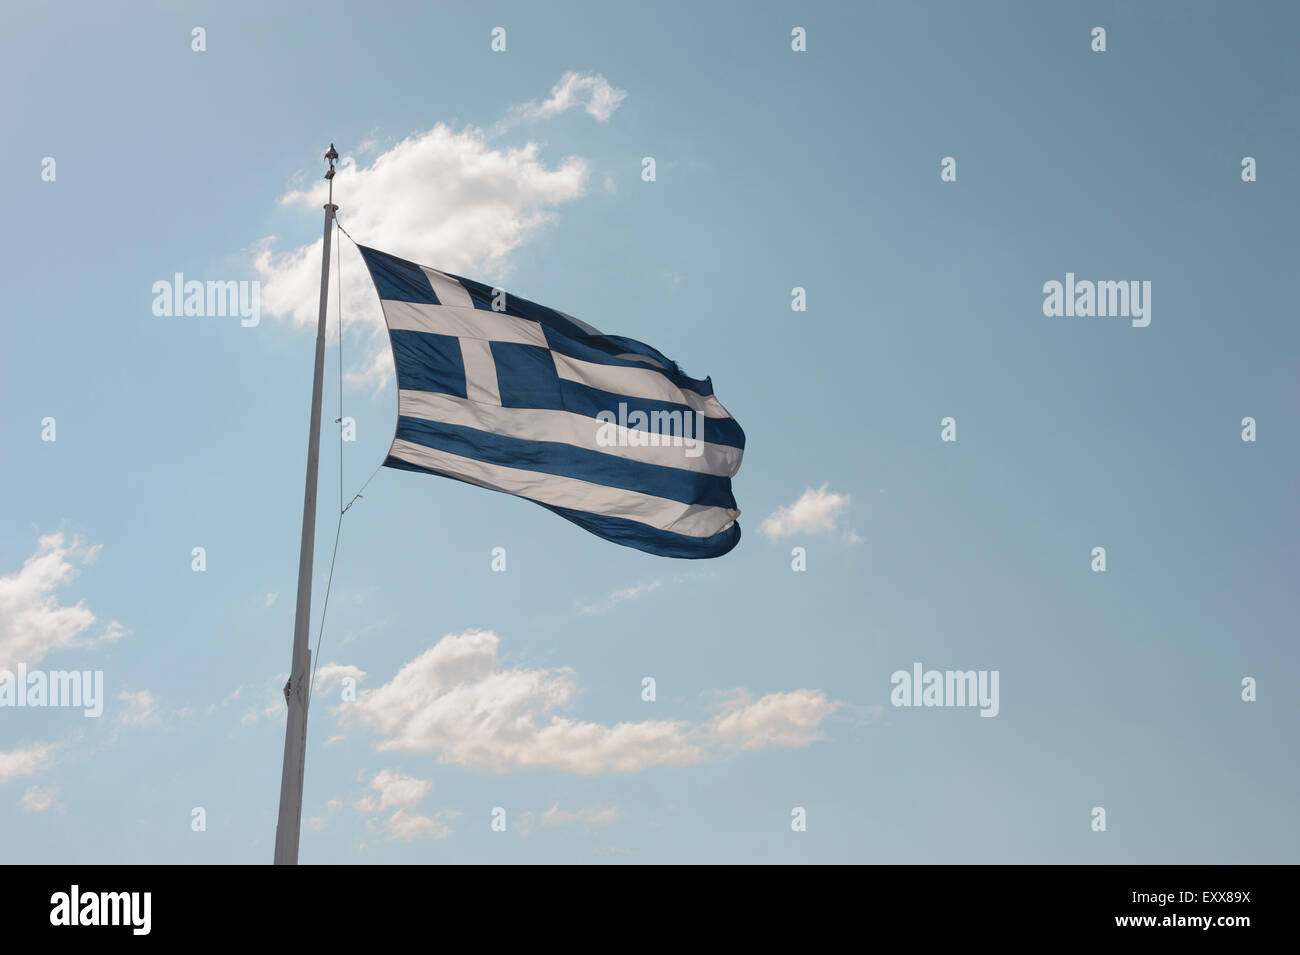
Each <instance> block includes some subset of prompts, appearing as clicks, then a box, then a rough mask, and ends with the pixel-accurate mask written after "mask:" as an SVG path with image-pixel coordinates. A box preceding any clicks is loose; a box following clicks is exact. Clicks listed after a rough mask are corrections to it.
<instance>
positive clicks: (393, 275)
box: [357, 245, 440, 305]
mask: <svg viewBox="0 0 1300 955" xmlns="http://www.w3.org/2000/svg"><path fill="white" fill-rule="evenodd" d="M357 248H358V249H360V250H361V257H362V258H364V259H365V260H366V267H367V268H368V269H370V277H371V278H372V279H373V280H374V282H375V289H376V291H378V292H379V298H380V299H381V300H382V299H386V298H387V299H392V300H393V301H396V302H420V303H423V304H425V305H438V304H440V303H439V302H438V296H437V295H435V294H434V292H433V286H432V285H430V284H429V276H427V275H425V274H424V270H423V269H421V268H420V267H419V266H418V265H416V264H415V263H414V262H408V261H406V259H399V258H398V257H397V256H395V255H389V254H388V253H387V252H380V251H378V250H376V249H367V248H366V247H365V246H364V245H359V246H357Z"/></svg>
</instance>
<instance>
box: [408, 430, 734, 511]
mask: <svg viewBox="0 0 1300 955" xmlns="http://www.w3.org/2000/svg"><path fill="white" fill-rule="evenodd" d="M595 424H596V423H595V422H594V421H593V422H592V426H593V428H592V430H593V432H594V430H595ZM397 440H399V441H410V442H411V443H412V444H420V445H423V446H424V447H426V448H434V449H435V450H438V451H446V452H448V453H449V454H459V455H460V456H461V457H466V458H473V459H474V460H476V461H486V462H487V463H488V464H497V465H501V466H502V467H508V468H519V469H520V470H522V471H538V472H540V473H542V474H555V475H559V476H560V477H569V478H577V479H578V480H580V481H588V482H590V483H592V484H601V485H604V486H605V487H617V488H622V489H623V490H625V491H638V492H640V493H641V494H652V495H654V496H655V497H663V498H667V499H668V500H670V501H680V502H681V503H683V504H699V505H701V506H706V507H726V508H734V507H735V506H736V499H735V498H734V497H733V496H732V494H731V479H730V478H726V477H720V476H717V475H713V474H704V473H702V472H700V471H687V470H684V469H682V468H669V467H664V466H663V465H659V464H648V463H646V462H644V461H632V460H629V459H627V458H620V457H615V456H614V455H611V454H603V453H601V452H600V451H592V450H590V449H589V448H579V447H575V446H574V445H571V444H560V443H559V442H555V441H529V440H526V439H524V438H511V437H508V436H506V435H503V434H493V433H491V432H489V431H480V430H478V429H477V428H467V427H465V426H464V425H458V424H446V423H445V422H441V421H429V420H427V419H425V418H411V417H408V416H406V415H400V416H398V419H397ZM682 450H683V452H684V451H685V449H684V448H683V449H682Z"/></svg>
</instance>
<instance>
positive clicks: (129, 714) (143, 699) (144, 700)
mask: <svg viewBox="0 0 1300 955" xmlns="http://www.w3.org/2000/svg"><path fill="white" fill-rule="evenodd" d="M117 698H118V699H119V700H121V701H122V702H123V703H125V704H126V707H125V709H124V710H123V712H122V716H121V720H122V723H123V724H124V725H127V726H144V725H147V724H148V723H151V722H153V720H154V719H155V718H156V717H157V715H158V713H157V711H158V705H157V701H156V700H154V697H153V694H152V693H150V692H149V691H148V690H138V691H137V692H135V693H132V692H130V691H129V690H123V691H122V692H121V693H119V694H118V695H117Z"/></svg>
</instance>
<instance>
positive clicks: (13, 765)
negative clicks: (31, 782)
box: [0, 743, 59, 783]
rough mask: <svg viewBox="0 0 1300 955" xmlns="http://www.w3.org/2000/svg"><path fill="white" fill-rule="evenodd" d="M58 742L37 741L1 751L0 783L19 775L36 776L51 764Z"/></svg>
mask: <svg viewBox="0 0 1300 955" xmlns="http://www.w3.org/2000/svg"><path fill="white" fill-rule="evenodd" d="M58 748H59V744H58V743H35V744H33V745H31V746H24V747H19V748H18V749H11V750H10V751H9V752H7V753H0V783H4V782H8V781H9V780H11V779H16V778H17V777H19V776H34V775H35V774H36V773H38V772H40V771H41V770H43V769H45V768H46V767H48V766H49V764H50V761H51V759H52V757H53V755H54V751H55V750H57V749H58Z"/></svg>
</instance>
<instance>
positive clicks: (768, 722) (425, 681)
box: [333, 630, 839, 775]
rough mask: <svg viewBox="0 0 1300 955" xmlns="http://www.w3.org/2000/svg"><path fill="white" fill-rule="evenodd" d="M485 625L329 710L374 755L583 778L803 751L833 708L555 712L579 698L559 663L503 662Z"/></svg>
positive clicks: (793, 697) (776, 700)
mask: <svg viewBox="0 0 1300 955" xmlns="http://www.w3.org/2000/svg"><path fill="white" fill-rule="evenodd" d="M499 644H500V638H498V637H497V635H496V634H494V633H492V632H491V631H486V630H470V631H467V632H465V633H462V634H449V635H447V636H445V637H443V638H442V639H441V640H439V641H438V642H437V643H436V644H435V645H434V646H433V647H431V648H430V649H428V650H426V651H424V652H423V653H422V654H420V655H419V656H418V657H416V658H415V659H414V660H411V661H410V662H409V663H406V664H405V665H403V666H402V667H401V668H400V669H399V670H398V672H397V674H396V675H395V676H394V677H393V679H392V680H391V681H389V682H388V683H386V684H384V685H383V686H381V687H379V688H378V689H374V690H366V691H364V692H362V693H361V694H360V695H359V696H358V698H357V700H356V701H355V702H352V703H348V704H346V705H341V706H337V707H334V709H333V712H334V713H335V715H336V716H337V717H338V718H339V721H340V723H342V724H345V725H346V724H351V723H358V724H361V725H362V726H364V727H366V728H368V729H370V730H372V731H374V732H376V733H377V734H378V735H379V737H380V739H379V740H378V742H377V743H376V748H377V749H379V750H381V751H403V752H411V753H432V754H436V755H437V756H438V758H439V759H440V760H441V761H442V762H446V763H452V764H455V765H460V766H467V767H469V768H472V769H476V770H480V771H486V772H508V771H510V770H514V769H559V770H563V771H566V772H572V773H579V774H583V775H594V774H598V773H635V772H640V771H642V770H644V769H648V768H650V767H652V766H684V765H689V764H692V763H698V762H700V761H701V760H703V759H705V758H708V757H710V756H715V755H719V754H720V753H725V752H727V751H735V750H737V749H739V750H749V749H755V748H758V747H761V746H805V745H807V744H808V743H811V742H813V741H815V740H818V739H821V738H822V737H821V732H820V726H821V723H822V721H823V720H824V719H825V718H826V717H827V716H829V715H830V714H831V713H832V712H834V710H835V709H836V708H837V707H838V706H839V704H838V703H835V702H833V701H831V700H829V699H827V697H826V694H825V693H823V692H822V691H820V690H794V691H792V692H789V693H772V694H768V695H767V696H764V697H762V698H761V699H758V700H754V699H753V698H752V697H751V696H750V695H749V694H748V693H746V692H745V691H743V690H736V691H731V692H730V693H729V694H728V695H727V697H726V699H725V700H724V703H723V705H722V707H721V708H720V711H719V712H718V714H717V715H716V716H714V717H713V719H711V720H710V721H708V722H706V723H704V724H700V725H695V726H693V725H692V724H690V723H688V722H686V721H684V720H641V721H637V722H624V723H617V724H614V725H612V726H611V725H606V724H602V723H593V722H588V721H583V720H576V719H573V718H571V717H568V716H565V715H562V712H563V711H564V710H565V709H567V707H568V706H569V705H570V704H571V703H572V702H573V701H574V699H575V698H576V696H577V692H578V691H577V686H576V682H575V679H574V674H573V672H572V671H571V670H569V669H568V668H559V669H553V670H526V669H522V668H509V669H507V668H502V667H501V666H500V665H499V663H498V660H497V649H498V646H499Z"/></svg>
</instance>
